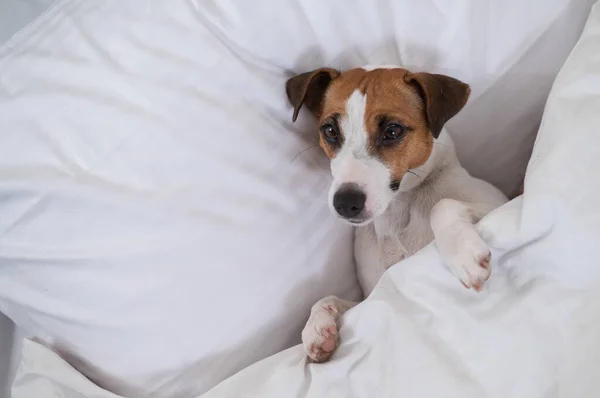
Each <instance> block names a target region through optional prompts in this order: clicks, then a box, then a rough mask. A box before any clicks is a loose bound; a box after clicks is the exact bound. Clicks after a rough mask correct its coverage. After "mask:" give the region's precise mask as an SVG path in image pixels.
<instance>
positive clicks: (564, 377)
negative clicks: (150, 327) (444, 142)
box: [12, 5, 600, 398]
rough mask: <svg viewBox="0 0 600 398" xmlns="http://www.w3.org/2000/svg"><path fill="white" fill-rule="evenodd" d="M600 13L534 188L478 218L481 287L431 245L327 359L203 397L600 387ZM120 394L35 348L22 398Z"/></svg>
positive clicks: (598, 10) (30, 345)
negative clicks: (489, 260)
mask: <svg viewBox="0 0 600 398" xmlns="http://www.w3.org/2000/svg"><path fill="white" fill-rule="evenodd" d="M598 54H600V6H598V5H597V6H596V7H595V9H594V11H593V12H592V14H591V17H590V20H589V22H588V25H587V28H586V31H585V32H584V35H583V37H582V39H581V40H580V42H579V44H578V45H577V47H576V49H575V50H574V52H573V53H572V55H571V56H570V58H569V61H568V62H567V64H566V65H565V67H564V68H563V70H562V72H561V73H560V75H559V76H558V78H557V81H556V83H555V85H554V88H553V90H552V93H551V95H550V98H549V101H548V104H547V107H546V111H545V116H544V121H543V125H542V128H541V131H540V135H539V137H538V139H537V143H536V147H535V151H534V154H533V157H532V160H531V162H530V164H529V168H528V177H527V180H526V193H525V195H524V196H523V197H521V198H519V199H517V200H514V201H512V202H511V203H509V204H507V205H506V206H504V207H502V208H500V209H498V210H497V211H496V212H494V213H492V214H491V215H490V216H489V217H487V218H486V219H485V220H483V221H482V223H481V224H480V227H481V231H482V232H483V233H484V234H485V236H487V238H488V240H489V242H490V244H491V246H492V247H493V248H494V250H493V269H494V271H493V275H492V278H491V279H490V281H489V282H488V284H487V285H486V289H485V291H484V292H483V293H480V294H476V293H474V292H473V291H468V290H465V289H464V288H463V287H462V286H461V285H460V283H458V282H457V281H456V279H455V278H454V277H453V276H452V275H450V272H449V271H447V270H446V269H445V268H444V266H443V264H442V263H441V261H440V258H439V256H438V254H437V251H436V249H435V247H434V246H430V247H427V248H426V249H424V250H423V251H422V252H421V253H419V254H418V255H416V256H413V257H412V258H410V259H408V260H406V261H404V262H403V263H401V264H399V265H397V266H394V267H392V268H391V269H390V270H389V272H388V273H387V274H386V275H385V276H384V277H383V279H382V280H381V282H380V284H379V285H378V287H377V288H376V290H375V291H374V292H373V294H372V295H371V296H370V297H369V298H368V299H367V300H366V301H365V302H364V303H362V304H360V305H359V306H357V307H356V308H354V309H353V310H352V311H350V312H348V313H347V314H346V315H345V317H344V325H343V327H342V329H341V332H340V333H341V339H342V344H341V346H340V348H339V350H338V352H337V354H336V355H335V356H334V358H333V360H332V361H331V362H329V363H326V364H318V365H317V364H310V365H308V364H307V363H306V361H305V357H304V354H303V352H302V348H301V347H300V346H297V347H294V348H291V349H289V350H287V351H284V352H282V353H280V354H277V355H275V356H273V357H271V358H268V359H266V360H264V361H262V362H259V363H257V364H255V365H253V366H251V367H249V368H247V369H246V370H244V371H242V372H240V373H239V374H238V375H236V376H234V377H232V378H230V379H228V380H226V381H225V382H223V383H222V384H221V385H219V386H217V387H216V388H214V389H213V390H212V391H210V392H208V393H207V394H205V395H204V397H205V398H229V397H231V398H239V397H260V398H275V397H276V398H282V397H316V398H322V397H327V398H335V397H344V398H346V397H365V398H367V397H368V398H373V397H377V398H383V397H409V398H420V397H423V398H430V397H444V398H446V397H460V398H469V397H477V398H480V397H485V396H487V397H498V398H500V397H501V398H506V397H511V398H520V397H527V398H529V397H531V398H542V397H543V398H550V397H552V398H554V397H565V398H577V397H593V396H597V393H596V392H597V391H600V379H599V378H598V377H597V373H598V370H599V369H600V362H599V358H600V343H597V340H598V339H597V336H598V335H600V311H599V310H600V289H598V287H600V266H598V265H597V260H596V259H597V257H598V255H600V211H598V210H597V208H596V206H597V203H598V202H599V201H598V198H599V197H600V185H599V182H598V178H597V176H596V173H597V168H596V167H595V160H594V159H596V158H598V155H600V153H599V152H600V134H599V131H598V130H600V114H598V109H600V58H599V57H598ZM82 396H83V397H97V398H109V397H110V398H115V397H116V395H114V394H110V393H108V392H106V391H104V390H101V389H100V388H98V387H96V386H94V385H93V384H92V383H91V382H89V381H88V380H87V379H85V378H84V377H83V376H82V375H81V374H79V373H78V372H76V371H75V370H74V369H73V368H71V367H70V366H69V365H67V364H66V363H65V362H64V361H63V360H62V359H60V358H59V357H58V356H57V355H55V354H54V353H53V352H52V351H50V350H47V349H46V348H44V347H43V346H41V345H38V344H36V343H34V342H30V341H26V343H25V345H24V350H23V361H22V363H21V366H20V369H19V372H18V375H17V378H16V380H15V383H14V386H13V391H12V397H13V398H31V397H36V398H46V397H67V398H80V397H82Z"/></svg>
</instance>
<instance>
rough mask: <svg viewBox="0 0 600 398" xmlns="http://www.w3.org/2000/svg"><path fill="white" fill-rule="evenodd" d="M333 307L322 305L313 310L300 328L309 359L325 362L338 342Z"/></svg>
mask: <svg viewBox="0 0 600 398" xmlns="http://www.w3.org/2000/svg"><path fill="white" fill-rule="evenodd" d="M334 311H335V309H334V308H333V307H331V306H324V307H323V308H318V309H316V311H313V312H312V313H311V315H310V318H309V319H308V322H306V325H305V326H304V330H302V343H303V345H304V350H305V351H306V354H307V355H308V357H309V359H310V360H312V361H313V362H325V361H327V360H328V359H329V357H331V355H332V354H333V352H334V351H335V349H336V348H337V343H338V329H337V324H336V320H335V313H333V312H334Z"/></svg>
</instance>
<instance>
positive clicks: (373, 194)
mask: <svg viewBox="0 0 600 398" xmlns="http://www.w3.org/2000/svg"><path fill="white" fill-rule="evenodd" d="M366 106H367V97H366V95H364V94H362V93H361V92H360V91H359V90H355V91H354V92H353V93H352V95H350V97H349V98H348V100H347V101H346V112H345V115H343V116H342V117H341V119H340V121H339V123H340V130H341V133H342V135H343V137H344V138H343V142H342V147H341V148H340V150H339V152H338V153H337V155H336V156H335V157H334V158H333V159H332V161H331V173H332V175H333V184H332V185H331V191H330V204H331V203H332V201H331V199H332V198H333V195H334V194H335V192H336V191H337V190H338V188H339V187H340V186H341V185H343V184H347V183H350V184H357V185H358V186H359V187H360V188H361V190H363V191H364V193H365V194H366V195H367V202H366V205H365V209H366V211H367V213H370V214H375V213H377V212H379V211H381V209H384V208H385V207H386V206H387V200H389V199H388V198H387V197H388V196H389V194H390V192H391V191H389V184H390V176H391V174H390V171H389V169H388V168H387V167H386V165H385V164H383V163H382V162H381V161H380V160H379V159H378V158H377V157H375V156H373V155H372V154H370V153H369V151H368V149H367V148H368V145H369V135H368V133H367V129H366V125H365V113H366Z"/></svg>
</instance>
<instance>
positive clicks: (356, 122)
mask: <svg viewBox="0 0 600 398" xmlns="http://www.w3.org/2000/svg"><path fill="white" fill-rule="evenodd" d="M366 108H367V96H366V95H363V94H362V93H361V92H360V91H359V90H354V92H353V93H352V95H350V97H349V98H348V100H347V101H346V114H345V115H343V116H342V118H341V119H340V129H341V131H342V134H343V135H344V143H343V145H342V148H341V151H340V154H339V155H342V154H343V153H344V152H352V154H354V156H356V157H365V156H367V144H368V135H367V128H366V126H365V111H366ZM339 155H338V156H339Z"/></svg>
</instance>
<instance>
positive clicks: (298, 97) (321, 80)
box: [285, 68, 340, 122]
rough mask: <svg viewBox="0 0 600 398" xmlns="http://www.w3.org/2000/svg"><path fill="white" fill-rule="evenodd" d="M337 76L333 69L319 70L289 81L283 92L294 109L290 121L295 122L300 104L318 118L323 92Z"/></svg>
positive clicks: (338, 73) (337, 73)
mask: <svg viewBox="0 0 600 398" xmlns="http://www.w3.org/2000/svg"><path fill="white" fill-rule="evenodd" d="M339 75H340V72H338V71H337V70H335V69H331V68H320V69H317V70H314V71H312V72H306V73H302V74H299V75H298V76H294V77H292V78H291V79H289V80H288V81H287V83H286V84H285V91H286V93H287V96H288V99H289V100H290V103H291V104H292V106H293V107H294V115H293V116H292V121H294V122H295V121H296V119H297V118H298V113H299V112H300V108H302V104H306V107H307V108H308V109H309V110H310V111H311V112H312V113H313V114H315V115H316V116H317V117H318V116H319V115H320V113H321V106H322V103H321V102H322V100H323V95H324V94H325V90H327V87H328V86H329V83H331V81H332V80H333V79H335V78H336V77H338V76H339Z"/></svg>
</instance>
